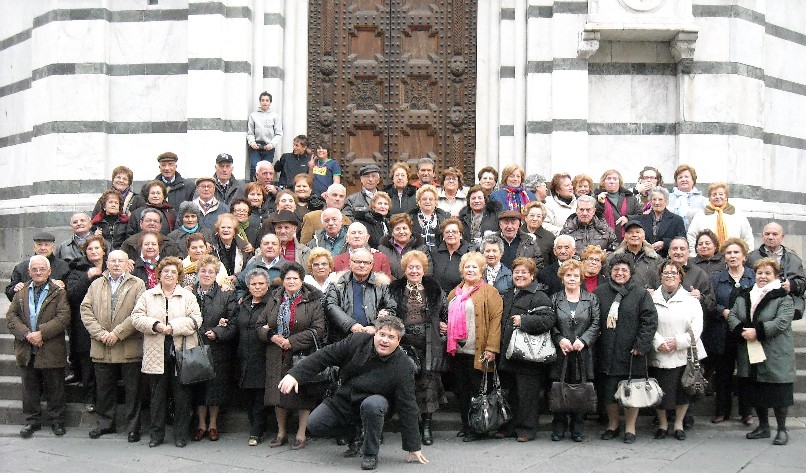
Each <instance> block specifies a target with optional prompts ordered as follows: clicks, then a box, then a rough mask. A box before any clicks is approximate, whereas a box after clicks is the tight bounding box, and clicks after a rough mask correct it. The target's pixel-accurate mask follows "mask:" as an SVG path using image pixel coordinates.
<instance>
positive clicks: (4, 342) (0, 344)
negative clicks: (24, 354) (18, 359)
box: [0, 333, 14, 354]
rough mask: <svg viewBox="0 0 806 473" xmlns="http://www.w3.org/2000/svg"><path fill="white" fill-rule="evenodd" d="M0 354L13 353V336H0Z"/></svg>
mask: <svg viewBox="0 0 806 473" xmlns="http://www.w3.org/2000/svg"><path fill="white" fill-rule="evenodd" d="M0 353H9V354H10V353H14V335H11V334H10V333H3V334H0Z"/></svg>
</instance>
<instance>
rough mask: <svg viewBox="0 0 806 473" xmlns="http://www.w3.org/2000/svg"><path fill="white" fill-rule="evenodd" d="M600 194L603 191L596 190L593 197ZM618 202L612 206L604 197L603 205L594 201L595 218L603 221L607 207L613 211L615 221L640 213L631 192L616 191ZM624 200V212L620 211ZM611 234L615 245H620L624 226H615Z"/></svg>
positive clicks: (620, 189) (622, 189)
mask: <svg viewBox="0 0 806 473" xmlns="http://www.w3.org/2000/svg"><path fill="white" fill-rule="evenodd" d="M601 192H606V191H605V190H604V189H597V190H596V192H594V194H593V195H595V196H598V195H599V194H600V193H601ZM618 194H619V196H618V200H617V202H616V205H613V203H612V202H610V199H609V198H607V197H605V201H604V203H601V202H599V200H598V199H597V200H596V216H597V217H599V218H601V219H602V220H603V221H605V222H607V221H606V220H605V208H607V207H609V208H610V209H611V210H612V211H613V220H614V221H616V220H618V219H619V217H627V216H630V215H637V214H639V213H641V204H640V203H639V202H638V201H637V200H636V199H635V198H634V197H633V195H632V192H630V191H628V190H627V189H625V188H623V187H622V188H619V190H618ZM625 200H626V205H624V209H625V210H624V212H622V211H621V207H622V202H624V201H625ZM613 232H614V233H615V235H616V243H617V244H618V243H621V240H622V239H624V226H623V225H616V226H615V227H613Z"/></svg>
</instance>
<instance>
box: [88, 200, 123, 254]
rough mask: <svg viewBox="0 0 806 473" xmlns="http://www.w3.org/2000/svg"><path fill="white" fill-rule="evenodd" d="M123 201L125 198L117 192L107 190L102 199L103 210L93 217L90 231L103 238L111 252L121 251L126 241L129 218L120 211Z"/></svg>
mask: <svg viewBox="0 0 806 473" xmlns="http://www.w3.org/2000/svg"><path fill="white" fill-rule="evenodd" d="M122 200H123V198H122V197H121V196H120V192H118V191H117V190H115V189H107V190H105V191H104V193H103V194H101V199H100V201H101V202H103V208H102V209H101V211H100V212H98V213H96V214H95V215H94V216H93V217H92V228H90V231H91V232H93V233H94V234H95V235H101V236H103V237H104V239H105V240H106V246H107V247H109V249H110V251H111V250H117V249H120V247H121V245H123V242H124V241H125V240H126V230H127V226H128V222H129V217H127V216H126V214H124V213H121V211H120V203H121V201H122Z"/></svg>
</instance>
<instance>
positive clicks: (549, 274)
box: [537, 261, 564, 296]
mask: <svg viewBox="0 0 806 473" xmlns="http://www.w3.org/2000/svg"><path fill="white" fill-rule="evenodd" d="M559 269H560V262H559V261H555V262H553V263H551V265H549V266H546V267H545V268H543V269H541V270H540V271H538V272H537V280H538V281H540V282H541V283H542V284H543V285H545V286H546V287H545V289H544V290H545V291H546V294H548V295H550V296H553V295H554V294H555V293H557V291H561V290H563V288H564V286H563V282H562V281H561V280H560V277H559V276H557V271H558V270H559Z"/></svg>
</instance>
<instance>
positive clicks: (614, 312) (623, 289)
mask: <svg viewBox="0 0 806 473" xmlns="http://www.w3.org/2000/svg"><path fill="white" fill-rule="evenodd" d="M628 285H629V282H628V283H627V284H625V285H624V286H620V285H618V284H616V283H614V282H613V281H610V287H611V288H613V290H614V291H616V298H615V299H613V303H612V304H611V305H610V309H609V310H608V311H607V322H606V325H607V328H611V329H614V328H616V325H617V324H618V309H619V306H620V305H621V298H622V297H624V295H625V294H627V292H628V291H629V287H627V286H628Z"/></svg>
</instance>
